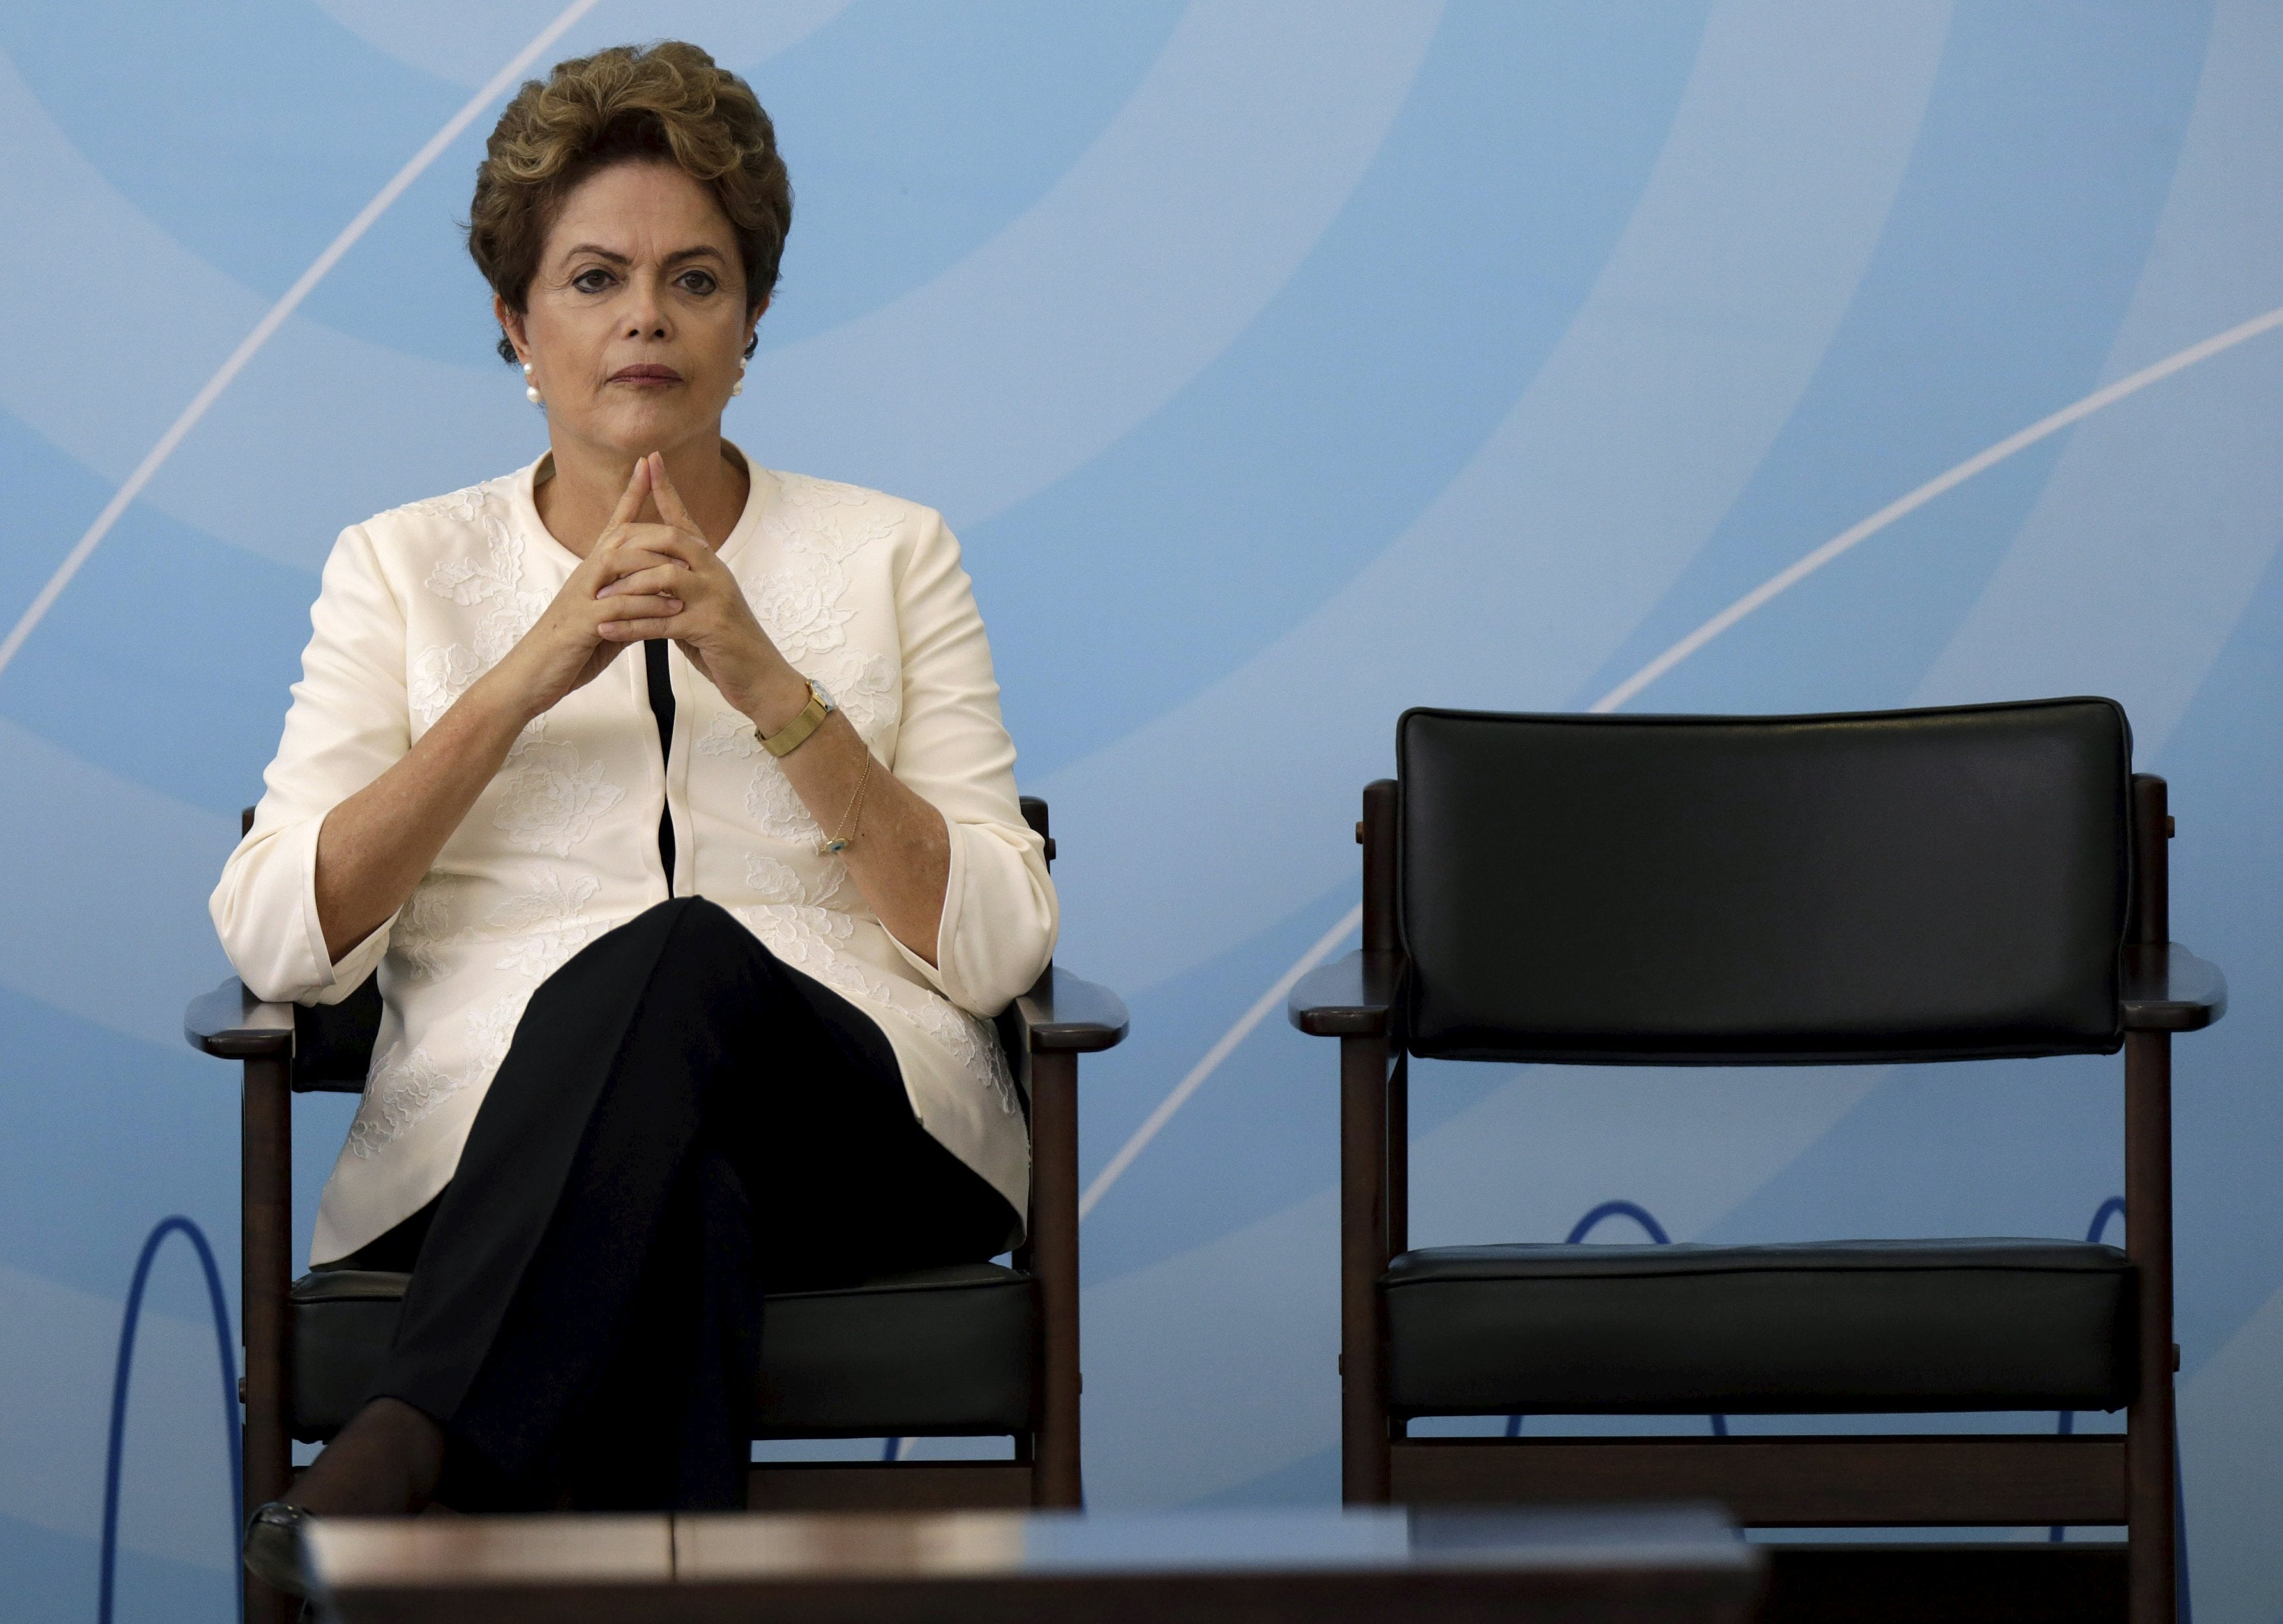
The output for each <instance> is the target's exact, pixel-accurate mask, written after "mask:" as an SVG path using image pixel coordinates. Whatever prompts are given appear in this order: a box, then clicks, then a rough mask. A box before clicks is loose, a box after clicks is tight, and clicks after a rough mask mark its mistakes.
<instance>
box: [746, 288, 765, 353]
mask: <svg viewBox="0 0 2283 1624" xmlns="http://www.w3.org/2000/svg"><path fill="white" fill-rule="evenodd" d="M768 309H769V299H768V295H767V294H766V293H765V294H763V295H762V296H761V302H760V304H758V305H755V306H754V307H752V309H751V310H748V311H747V312H746V313H745V347H744V354H747V355H751V354H752V353H753V346H755V345H756V344H758V343H760V338H759V337H758V336H757V335H758V332H759V330H760V325H761V318H762V317H763V316H764V315H767V314H768Z"/></svg>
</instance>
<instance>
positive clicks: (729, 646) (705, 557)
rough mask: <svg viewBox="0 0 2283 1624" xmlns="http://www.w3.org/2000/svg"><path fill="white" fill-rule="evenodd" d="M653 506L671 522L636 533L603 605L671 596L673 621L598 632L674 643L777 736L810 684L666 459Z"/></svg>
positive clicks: (656, 461)
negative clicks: (685, 497) (701, 524)
mask: <svg viewBox="0 0 2283 1624" xmlns="http://www.w3.org/2000/svg"><path fill="white" fill-rule="evenodd" d="M649 461H650V482H651V500H652V501H654V502H655V503H656V504H657V507H658V517H659V519H660V520H662V521H663V523H660V524H636V525H631V526H629V527H628V533H627V540H626V545H625V547H624V549H623V551H624V556H625V559H626V562H627V564H628V565H630V566H633V567H631V568H629V569H628V571H627V573H625V574H622V575H620V576H619V577H618V578H617V579H614V580H611V581H608V582H605V583H604V585H603V587H601V588H600V590H598V591H597V592H596V594H595V595H596V597H597V598H611V597H619V596H630V597H666V598H673V599H675V600H677V601H678V602H680V603H681V605H682V608H681V609H680V610H679V611H677V612H676V613H674V614H672V615H666V616H661V617H658V618H650V619H641V620H612V621H605V622H604V624H603V625H602V626H600V627H598V628H597V630H598V631H599V632H600V633H601V634H602V635H603V636H604V637H606V638H609V639H611V640H612V641H615V642H640V641H643V640H645V639H648V638H652V637H670V638H672V639H673V640H674V641H675V642H676V643H677V644H679V645H680V646H681V649H682V653H683V654H684V655H685V656H686V657H688V658H689V660H690V664H692V665H695V666H696V667H697V670H698V672H699V673H700V674H701V675H702V676H704V677H705V680H707V681H709V682H711V683H712V684H713V686H714V687H715V688H719V689H720V690H721V697H722V698H724V699H726V700H728V701H729V703H731V704H732V705H734V706H736V708H737V710H738V711H742V712H743V713H744V715H745V716H746V717H747V718H749V719H751V720H752V722H753V724H754V726H756V727H759V728H760V730H761V731H762V732H763V733H775V731H776V730H777V729H778V728H780V727H784V726H785V725H786V724H787V723H789V722H790V721H791V720H792V719H793V718H794V717H795V716H797V715H799V712H800V709H801V707H802V706H803V705H806V703H808V680H807V679H806V678H805V677H803V676H802V675H801V674H800V673H799V672H798V671H795V670H794V669H793V667H792V664H791V662H790V661H788V660H787V659H786V658H785V657H784V656H783V655H782V654H780V653H779V652H778V651H777V646H776V644H775V643H774V642H772V641H770V640H769V634H768V633H767V632H765V631H763V630H762V629H761V623H760V621H759V620H758V619H756V618H754V616H753V610H752V605H751V604H749V603H747V602H745V594H744V588H743V587H740V586H739V585H738V584H737V578H736V576H735V575H733V574H731V573H730V572H729V566H728V565H727V564H725V563H722V562H721V555H720V554H718V553H716V552H715V551H714V550H713V546H712V544H711V543H709V542H708V541H707V540H705V532H703V531H701V530H700V529H698V527H697V522H696V521H695V520H693V519H692V518H691V517H690V509H687V508H686V507H684V506H683V505H682V493H680V492H679V491H677V490H675V489H674V482H673V481H672V480H671V479H668V478H666V459H665V458H664V457H662V456H660V455H658V454H657V453H656V452H652V453H651V455H650V458H649Z"/></svg>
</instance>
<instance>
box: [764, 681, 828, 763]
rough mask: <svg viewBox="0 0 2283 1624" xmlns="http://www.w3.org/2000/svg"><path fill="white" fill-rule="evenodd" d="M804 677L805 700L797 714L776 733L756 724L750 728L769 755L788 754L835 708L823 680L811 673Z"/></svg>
mask: <svg viewBox="0 0 2283 1624" xmlns="http://www.w3.org/2000/svg"><path fill="white" fill-rule="evenodd" d="M805 680H806V682H807V683H808V703H806V704H805V705H803V706H801V708H800V711H799V714H798V715H797V716H795V717H794V718H793V719H792V720H791V721H789V722H787V723H786V724H785V725H784V726H783V727H780V728H778V729H777V730H776V731H775V733H763V732H762V731H761V730H760V728H758V727H756V728H754V729H753V737H755V738H757V739H759V740H760V742H761V748H762V749H763V750H767V751H768V753H769V754H770V755H772V756H779V757H783V756H790V755H791V754H792V753H793V751H795V750H799V748H800V747H801V745H802V744H804V743H805V742H807V739H808V735H809V734H813V733H814V732H815V731H816V730H817V729H818V728H820V727H823V726H824V719H825V718H826V717H828V716H830V715H831V714H832V712H833V711H835V710H836V709H838V707H837V706H836V705H834V704H833V703H832V695H830V694H828V693H826V692H825V691H824V685H823V684H822V683H821V682H819V681H818V680H816V679H815V678H814V677H809V678H806V679H805Z"/></svg>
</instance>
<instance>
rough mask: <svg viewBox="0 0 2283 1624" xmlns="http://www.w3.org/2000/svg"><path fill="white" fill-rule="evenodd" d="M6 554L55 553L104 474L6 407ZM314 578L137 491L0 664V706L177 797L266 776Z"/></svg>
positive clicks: (197, 797) (246, 794)
mask: <svg viewBox="0 0 2283 1624" xmlns="http://www.w3.org/2000/svg"><path fill="white" fill-rule="evenodd" d="M0 487H4V488H5V489H6V490H7V491H8V492H9V493H10V504H9V523H8V524H5V525H0V568H4V569H5V570H6V571H8V573H9V574H10V575H11V576H12V578H13V579H18V580H37V579H41V578H42V577H43V576H44V575H45V573H46V572H47V571H49V570H51V569H52V568H53V567H54V564H55V558H56V555H57V553H58V551H59V550H60V548H59V544H58V540H57V538H58V537H68V536H70V535H71V534H72V533H73V532H74V531H76V530H77V529H79V528H81V527H82V526H83V525H85V524H86V523H87V516H88V515H90V514H91V513H93V512H95V511H96V510H97V509H99V508H100V507H102V505H103V503H104V501H105V500H106V499H107V498H108V497H109V496H110V494H111V487H110V486H108V485H106V484H105V483H104V482H102V481H101V480H99V479H98V478H96V477H95V476H94V475H93V474H91V473H90V471H89V470H87V469H86V468H85V467H83V466H82V464H80V463H79V462H77V461H75V460H74V459H73V458H71V457H69V456H66V455H65V454H63V453H62V452H60V451H58V450H57V449H56V448H55V447H52V446H51V445H50V444H48V442H47V441H45V440H44V439H41V438H39V437H38V436H36V435H35V434H34V433H33V432H32V431H30V430H28V429H27V428H26V427H25V426H24V425H23V424H22V423H19V422H18V421H17V420H16V419H15V418H14V417H12V416H9V415H7V414H6V413H4V412H0ZM315 596H316V579H315V578H314V577H313V576H311V575H310V574H308V572H307V571H300V570H296V569H292V568H291V567H289V566H287V565H285V564H281V563H276V562H274V561H272V560H270V559H267V558H264V557H261V556H259V555H257V554H253V553H249V552H247V551H245V549H244V548H237V547H232V546H230V545H229V544H228V543H226V542H222V541H219V540H215V539H214V537H212V536H209V535H207V534H206V532H203V531H199V530H197V529H194V528H193V527H191V526H190V525H188V524H183V523H182V522H180V521H179V520H176V519H173V518H169V517H167V515H165V514H164V513H161V512H160V511H159V510H158V509H155V508H153V507H152V506H151V505H150V504H148V503H138V504H136V506H135V507H134V508H132V509H129V511H128V513H127V514H126V516H125V517H123V518H121V521H120V523H119V526H118V528H117V529H116V530H114V531H113V532H112V534H111V536H110V538H109V540H106V541H105V544H104V546H103V547H102V548H99V549H98V550H97V552H96V554H95V556H93V557H92V558H91V559H90V561H89V562H88V565H87V567H86V569H85V570H84V571H82V574H81V576H80V578H79V579H78V580H77V581H75V582H74V584H73V587H72V590H71V591H70V592H68V593H66V594H65V595H64V596H63V598H62V599H61V600H59V601H58V603H57V605H56V607H55V610H54V612H53V613H52V614H51V615H50V616H49V618H48V619H47V621H46V622H45V623H44V624H43V626H41V628H40V634H39V635H38V636H37V637H35V638H34V639H32V640H31V641H29V642H27V643H26V644H25V645H24V647H23V649H22V651H21V652H20V653H19V655H18V656H17V657H16V658H15V660H14V661H13V662H12V664H10V665H9V667H8V670H7V671H6V672H5V673H0V717H5V718H7V719H9V720H11V721H13V722H15V723H17V724H18V725H19V726H21V727H25V728H27V729H28V730H29V731H31V732H33V733H35V734H39V735H40V736H41V737H43V738H44V739H47V740H49V741H50V742H53V743H54V744H56V745H58V746H59V747H60V748H62V749H64V750H69V751H70V752H72V753H73V754H74V755H75V756H77V757H79V758H81V759H82V760H84V761H89V762H92V763H93V764H95V765H97V766H99V767H102V768H104V769H105V770H106V771H108V772H111V773H116V774H118V775H119V776H120V777H121V778H126V779H129V780H132V781H135V782H136V783H139V784H142V785H144V786H145V787H147V788H149V789H155V790H157V791H159V792H160V794H162V795H166V796H171V797H172V798H174V799H175V800H178V801H187V802H190V803H191V804H193V805H197V806H202V807H205V808H206V809H208V810H209V811H213V812H225V813H235V812H237V810H238V808H239V807H241V806H244V805H245V804H248V803H249V802H251V801H253V799H254V797H255V796H258V795H260V794H261V769H262V767H263V766H264V765H267V764H268V762H269V758H270V756H271V755H272V754H273V753H274V752H275V751H276V750H277V732H278V728H279V727H280V725H281V724H282V722H283V721H284V715H285V705H286V698H287V695H286V690H287V689H288V688H290V687H291V686H292V683H293V681H294V680H295V679H296V678H297V677H299V676H300V654H301V647H302V645H303V644H304V643H306V642H308V640H309V602H310V600H311V599H312V598H314V597H315Z"/></svg>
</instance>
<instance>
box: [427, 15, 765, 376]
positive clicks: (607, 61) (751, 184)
mask: <svg viewBox="0 0 2283 1624" xmlns="http://www.w3.org/2000/svg"><path fill="white" fill-rule="evenodd" d="M643 158H650V159H664V160H666V162H669V163H673V164H675V165H678V166H679V167H681V168H682V170H683V172H685V173H686V174H688V175H690V176H691V177H692V178H693V179H695V180H697V181H700V182H702V183H705V185H706V186H707V187H708V188H710V189H711V190H712V191H713V196H714V198H715V200H716V201H718V202H719V203H720V204H721V212H722V213H723V214H726V215H728V216H729V226H730V229H731V230H732V231H733V232H734V233H735V234H736V239H737V251H738V253H739V254H740V255H741V256H742V257H743V259H744V264H745V305H746V308H747V309H748V310H751V309H752V308H753V307H757V306H759V305H760V303H761V301H762V300H763V299H767V298H768V296H769V295H770V293H771V292H773V291H775V288H776V285H777V265H778V262H779V260H782V259H783V256H784V240H785V233H786V232H787V231H788V230H789V229H791V226H792V183H791V181H789V180H788V179H787V178H786V176H785V167H784V159H783V158H781V157H779V156H778V155H777V135H776V128H775V126H774V125H773V124H771V123H770V122H769V115H768V114H767V113H765V112H763V111H762V110H761V104H760V101H759V100H758V99H757V98H756V97H754V95H753V92H752V87H751V86H749V85H747V84H746V83H745V82H744V80H742V79H740V78H738V77H737V75H736V74H733V73H730V72H729V70H728V69H726V68H722V67H717V66H714V62H713V58H712V57H710V56H708V55H706V54H705V52H704V51H700V50H699V49H698V48H697V46H695V45H689V44H684V43H682V41H680V40H662V41H660V42H659V43H657V44H655V45H614V46H612V48H611V49H610V50H608V51H596V53H595V54H594V55H593V56H591V57H577V58H573V59H572V60H570V61H568V62H558V63H557V64H556V65H555V70H554V72H552V73H550V74H548V76H547V78H546V80H545V82H541V81H539V80H536V79H531V80H526V81H525V82H524V86H523V89H520V90H518V91H517V92H516V97H515V99H514V100H513V101H511V102H510V103H509V104H508V105H507V110H506V111H505V112H503V113H501V114H500V120H499V124H498V126H497V127H496V128H494V129H493V131H492V137H491V139H490V141H488V142H487V143H486V144H485V146H484V161H483V162H482V163H481V164H479V165H478V166H477V167H476V197H475V201H474V202H473V203H472V204H471V205H470V206H469V210H468V252H469V253H471V254H472V255H473V256H474V257H475V261H476V266H477V268H478V269H479V270H481V271H482V272H483V274H484V280H485V281H487V282H488V283H490V284H492V291H494V292H495V293H497V294H498V295H499V296H500V298H501V299H503V300H504V301H505V302H506V305H507V307H508V308H509V309H510V310H512V311H515V312H516V313H517V314H518V315H521V314H522V313H523V311H524V309H525V307H526V299H528V297H529V295H530V291H531V279H532V277H533V276H534V275H536V274H537V272H538V269H539V254H540V250H541V249H542V247H543V246H544V245H545V244H546V241H547V232H548V229H549V227H550V226H551V225H552V224H553V223H554V221H555V212H556V210H557V208H558V207H559V206H561V204H562V201H563V199H564V198H565V197H566V196H568V195H569V193H570V192H571V190H572V189H573V187H575V186H577V185H578V184H579V183H580V181H583V180H585V179H586V178H587V177H588V175H592V174H594V173H595V171H596V170H597V169H600V168H603V167H605V166H607V165H610V164H612V163H617V162H619V161H622V160H624V159H643ZM499 353H500V354H501V355H502V356H503V358H504V359H506V360H508V361H514V360H515V358H516V356H515V346H513V345H512V344H510V343H509V342H508V340H507V338H505V337H504V336H503V337H502V338H501V339H500V342H499ZM746 354H752V348H751V346H748V347H747V350H746Z"/></svg>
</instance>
